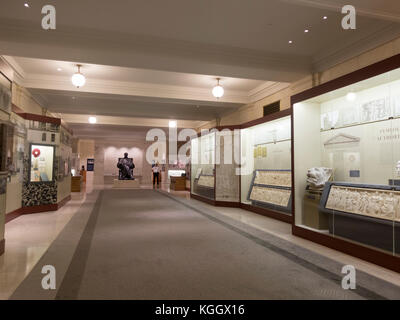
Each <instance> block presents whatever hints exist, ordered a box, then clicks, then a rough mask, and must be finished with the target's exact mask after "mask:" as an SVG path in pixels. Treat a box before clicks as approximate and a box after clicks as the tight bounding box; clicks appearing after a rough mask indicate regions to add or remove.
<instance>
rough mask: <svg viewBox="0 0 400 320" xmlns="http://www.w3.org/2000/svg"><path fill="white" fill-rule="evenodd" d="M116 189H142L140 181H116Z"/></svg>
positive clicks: (114, 185)
mask: <svg viewBox="0 0 400 320" xmlns="http://www.w3.org/2000/svg"><path fill="white" fill-rule="evenodd" d="M113 188H114V189H138V188H140V184H139V180H137V179H135V180H118V179H114V184H113Z"/></svg>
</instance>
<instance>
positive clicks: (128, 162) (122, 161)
mask: <svg viewBox="0 0 400 320" xmlns="http://www.w3.org/2000/svg"><path fill="white" fill-rule="evenodd" d="M117 168H118V169H119V176H118V179H119V180H135V178H134V177H133V169H134V168H135V165H134V163H133V158H128V153H126V152H125V153H124V157H123V158H118V163H117Z"/></svg>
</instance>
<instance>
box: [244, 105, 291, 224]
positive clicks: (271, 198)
mask: <svg viewBox="0 0 400 320" xmlns="http://www.w3.org/2000/svg"><path fill="white" fill-rule="evenodd" d="M288 113H289V111H287V110H286V111H283V112H282V111H281V112H279V113H277V114H276V115H275V116H274V117H273V118H272V119H271V120H268V119H265V122H263V123H259V124H255V125H250V124H249V125H246V128H243V129H242V130H241V144H240V145H241V177H240V178H241V181H240V184H241V185H240V187H241V188H240V189H241V202H242V205H243V206H244V207H247V209H254V208H249V206H252V207H257V208H258V209H259V210H258V211H259V212H260V213H261V210H262V209H265V213H266V214H268V213H270V214H273V215H274V216H275V217H279V215H280V214H284V215H287V216H290V215H291V211H292V210H291V203H292V171H291V120H290V116H289V115H288ZM281 218H282V219H284V220H285V221H290V217H284V216H281Z"/></svg>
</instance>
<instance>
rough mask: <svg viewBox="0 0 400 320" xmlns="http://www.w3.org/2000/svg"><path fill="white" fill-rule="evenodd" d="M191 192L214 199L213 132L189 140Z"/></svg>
mask: <svg viewBox="0 0 400 320" xmlns="http://www.w3.org/2000/svg"><path fill="white" fill-rule="evenodd" d="M190 177H191V188H190V189H191V193H192V194H193V195H195V196H200V197H203V198H206V199H210V200H215V132H212V133H209V134H207V135H203V136H200V137H197V138H194V139H192V140H191V175H190Z"/></svg>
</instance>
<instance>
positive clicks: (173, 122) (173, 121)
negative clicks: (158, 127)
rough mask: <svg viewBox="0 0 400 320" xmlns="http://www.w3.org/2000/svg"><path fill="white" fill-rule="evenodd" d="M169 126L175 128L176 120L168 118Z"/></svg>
mask: <svg viewBox="0 0 400 320" xmlns="http://www.w3.org/2000/svg"><path fill="white" fill-rule="evenodd" d="M169 127H170V128H176V121H175V120H170V121H169Z"/></svg>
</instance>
